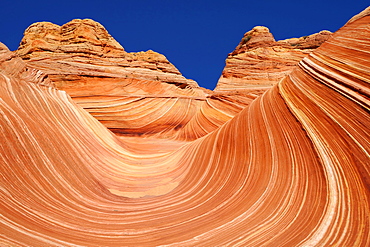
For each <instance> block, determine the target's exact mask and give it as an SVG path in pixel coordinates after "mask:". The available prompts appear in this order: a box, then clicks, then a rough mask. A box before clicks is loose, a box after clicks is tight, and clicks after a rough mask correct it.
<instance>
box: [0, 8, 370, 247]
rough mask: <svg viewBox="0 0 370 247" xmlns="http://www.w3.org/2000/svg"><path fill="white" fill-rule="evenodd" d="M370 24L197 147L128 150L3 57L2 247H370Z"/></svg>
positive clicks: (28, 67)
mask: <svg viewBox="0 0 370 247" xmlns="http://www.w3.org/2000/svg"><path fill="white" fill-rule="evenodd" d="M369 24H370V9H367V10H365V11H364V12H362V13H361V14H360V15H358V16H356V17H354V18H353V19H351V20H350V21H349V22H348V23H347V24H346V25H345V26H344V27H343V28H341V29H340V30H339V31H337V32H336V33H334V34H333V36H332V37H331V38H330V39H329V40H328V41H327V42H325V43H324V44H322V45H321V46H320V47H319V48H317V49H316V50H315V51H314V52H312V53H311V54H310V55H309V56H308V57H306V58H304V59H303V60H302V61H301V62H300V63H299V65H298V66H297V67H296V68H295V69H294V70H293V71H292V72H290V73H289V75H287V76H286V77H284V79H282V80H281V81H280V82H278V83H277V84H276V85H274V86H272V87H271V89H269V90H268V91H266V92H265V93H264V94H263V95H262V96H260V97H256V98H255V99H251V100H250V102H249V103H247V104H246V107H243V106H242V103H240V104H239V106H238V107H239V108H242V109H241V110H240V111H239V112H238V113H235V115H234V116H231V115H230V116H229V118H230V120H228V121H227V122H225V123H223V124H221V125H220V127H217V128H216V127H215V130H213V131H212V132H209V133H208V134H207V135H205V136H203V137H202V138H198V139H196V140H193V141H190V140H185V141H184V140H179V139H177V140H175V138H171V137H169V138H167V139H165V138H161V139H158V138H154V136H151V137H150V138H143V137H139V136H135V137H127V136H121V137H119V138H118V137H117V136H116V135H115V134H113V133H112V132H111V131H109V130H108V129H107V128H106V127H105V126H104V125H103V124H102V123H101V122H99V121H97V120H96V119H95V118H94V117H93V116H92V115H91V114H89V113H88V111H86V110H84V108H82V107H81V106H80V105H79V104H76V103H75V102H74V100H72V98H71V97H70V96H69V95H68V94H67V93H66V92H65V91H61V90H59V89H57V88H55V87H54V86H53V83H54V84H55V81H54V80H53V77H52V76H50V75H49V74H48V73H47V72H45V71H42V70H39V69H36V68H35V63H32V61H31V60H32V58H30V61H24V60H22V59H21V58H20V57H19V56H18V55H17V54H15V53H13V52H10V51H9V50H7V49H6V47H4V46H0V116H1V117H0V126H1V128H0V140H1V142H0V164H1V166H0V175H1V176H0V181H1V183H0V186H1V187H0V212H1V214H0V245H3V246H369V245H370V222H369V215H370V209H369V205H370V192H369V188H370V170H369V160H370V155H369V153H370V142H369V140H370V134H369V131H368V130H369V122H370V114H369V108H370V107H369V106H370V101H369V98H370V87H369V82H370V59H369V51H370V39H369V38H368V37H369V36H370V29H369V28H368V26H369ZM40 66H41V65H40ZM47 69H48V70H50V69H51V68H47ZM56 70H57V71H58V67H56ZM189 90H190V91H191V89H189ZM76 92H77V91H76ZM148 95H149V94H148ZM147 97H149V96H147ZM211 97H212V96H211ZM179 98H180V97H179ZM243 99H244V98H243ZM213 100H215V101H206V102H207V104H209V108H203V109H204V111H206V112H207V113H206V114H204V116H206V115H207V116H213V117H214V119H218V117H216V115H217V114H219V113H218V112H216V113H215V112H213V111H212V110H211V109H218V108H217V107H216V106H214V105H212V102H219V103H220V105H222V104H223V105H224V106H222V107H220V109H224V108H226V107H225V106H227V105H228V104H226V103H225V102H228V101H230V102H231V103H230V105H233V104H234V105H237V104H238V102H242V101H239V99H238V96H237V95H236V96H235V98H233V96H232V95H230V96H228V97H224V96H222V94H219V95H215V96H214V98H213ZM159 102H160V101H159ZM153 107H154V106H153ZM178 107H179V109H178V110H179V111H185V109H187V108H184V105H181V104H180V105H179V106H178ZM148 108H149V107H147V108H142V109H143V111H141V112H140V111H138V110H137V112H136V113H137V117H138V118H139V117H140V116H142V115H145V114H146V111H145V110H144V109H148ZM138 109H140V108H138ZM133 111H134V110H133ZM220 112H221V111H220ZM213 114H216V115H213ZM225 115H227V114H225ZM160 118H161V117H158V119H160ZM199 119H200V118H199ZM207 119H210V118H207ZM127 121H128V122H129V121H136V120H135V119H131V120H127ZM199 121H201V122H203V123H202V124H203V126H206V124H205V121H204V120H199ZM189 123H190V121H189ZM193 123H194V128H197V127H195V126H202V124H198V125H196V124H195V122H193ZM205 131H206V130H205ZM169 133H170V132H168V134H169ZM176 133H179V132H176ZM176 133H175V134H176Z"/></svg>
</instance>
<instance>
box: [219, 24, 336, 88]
mask: <svg viewBox="0 0 370 247" xmlns="http://www.w3.org/2000/svg"><path fill="white" fill-rule="evenodd" d="M331 35H332V33H331V32H329V31H321V32H319V33H316V34H312V35H309V36H304V37H301V38H291V39H286V40H280V41H275V38H274V36H273V35H272V34H271V33H270V30H269V29H268V28H267V27H262V26H257V27H254V28H253V29H252V30H251V31H248V32H246V33H245V34H244V37H243V38H242V40H241V41H240V43H239V45H238V46H237V47H236V48H235V50H234V51H233V52H232V53H230V54H229V56H228V57H227V59H226V66H225V68H224V71H223V72H222V75H221V77H220V79H219V82H218V84H217V87H216V89H215V91H234V90H248V89H249V90H252V89H254V88H259V89H262V88H265V89H266V88H270V87H271V86H272V85H275V84H276V83H278V82H279V81H280V80H281V79H282V78H284V76H286V75H288V74H289V73H290V72H291V71H292V70H293V69H294V68H295V66H296V65H297V64H298V62H299V61H301V60H302V59H303V58H304V57H305V56H307V55H308V54H309V53H311V52H312V51H313V50H314V49H316V48H317V47H319V46H320V45H321V44H322V43H323V42H325V41H326V40H327V39H328V38H330V37H331Z"/></svg>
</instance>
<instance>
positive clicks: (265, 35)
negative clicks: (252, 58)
mask: <svg viewBox="0 0 370 247" xmlns="http://www.w3.org/2000/svg"><path fill="white" fill-rule="evenodd" d="M274 42H275V38H274V36H273V35H272V33H270V30H269V29H268V28H267V27H264V26H255V27H254V28H253V29H252V30H250V31H248V32H246V33H245V34H244V36H243V38H242V40H241V41H240V43H239V45H238V46H237V47H236V49H235V51H234V52H236V53H239V52H243V51H244V50H246V49H250V48H254V47H263V46H268V45H271V44H273V43H274Z"/></svg>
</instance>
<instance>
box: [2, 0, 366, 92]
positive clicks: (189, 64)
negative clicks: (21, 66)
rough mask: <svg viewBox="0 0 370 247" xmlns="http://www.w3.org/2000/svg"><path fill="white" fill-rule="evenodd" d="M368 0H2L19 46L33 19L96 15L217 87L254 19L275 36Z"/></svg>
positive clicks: (6, 38)
mask: <svg viewBox="0 0 370 247" xmlns="http://www.w3.org/2000/svg"><path fill="white" fill-rule="evenodd" d="M369 3H370V2H369V0H352V1H344V0H309V1H301V0H296V1H285V0H260V1H258V0H255V1H248V0H244V1H236V0H224V1H218V0H213V1H208V0H206V1H202V0H185V1H183V0H156V1H155V0H106V1H95V0H90V1H87V0H86V1H82V0H60V1H52V0H32V1H24V0H22V1H21V0H10V1H9V0H2V4H1V7H0V42H3V43H4V44H6V45H7V46H8V47H9V48H10V49H11V50H15V49H17V47H18V44H19V42H20V40H21V38H22V35H23V31H24V30H25V29H26V28H27V27H28V26H29V25H30V24H32V23H34V22H38V21H50V22H53V23H56V24H59V25H62V24H64V23H66V22H68V21H70V20H72V19H75V18H79V19H83V18H91V19H93V20H95V21H98V22H100V23H101V24H102V25H103V26H105V27H106V28H107V30H108V32H109V33H110V34H111V35H112V36H113V37H114V38H115V39H116V40H117V41H118V42H119V43H120V44H121V45H122V46H123V47H124V48H125V49H126V51H129V52H131V51H146V50H149V49H151V50H154V51H157V52H159V53H162V54H164V55H165V56H166V57H167V58H168V60H169V61H170V62H172V63H173V64H174V65H175V66H176V67H177V68H178V69H179V70H180V72H181V73H182V74H183V75H184V76H185V77H187V78H190V79H194V80H196V81H197V82H198V83H199V84H200V85H201V86H203V87H206V88H209V89H213V88H214V87H215V85H216V83H217V80H218V78H219V77H220V75H221V72H222V69H223V67H224V64H225V58H226V56H227V54H228V53H230V52H232V51H233V49H234V48H235V47H236V46H237V44H238V43H239V41H240V39H241V38H242V36H243V34H244V33H245V32H246V31H249V30H250V29H252V28H253V27H254V26H257V25H263V26H267V27H268V28H270V31H271V32H272V33H273V34H274V36H275V39H277V40H280V39H285V38H291V37H300V36H304V35H309V34H312V33H316V32H319V31H321V30H324V29H326V30H330V31H336V30H338V29H339V28H340V27H341V26H343V25H344V24H345V23H346V22H347V20H349V19H350V18H351V17H352V16H353V15H355V14H357V13H359V12H361V11H362V10H363V9H365V8H366V7H367V6H368V5H369Z"/></svg>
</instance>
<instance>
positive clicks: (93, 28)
mask: <svg viewBox="0 0 370 247" xmlns="http://www.w3.org/2000/svg"><path fill="white" fill-rule="evenodd" d="M72 46H73V49H74V50H73V51H74V52H85V53H86V52H88V53H91V54H95V55H100V56H102V55H104V54H108V53H110V52H113V51H114V52H115V53H117V52H118V53H122V52H124V49H123V47H122V46H121V45H120V44H119V43H118V42H117V41H116V40H115V39H114V38H113V37H112V36H111V35H110V34H109V33H108V32H107V30H106V29H105V28H104V27H103V26H102V25H101V24H100V23H98V22H96V21H93V20H91V19H83V20H82V19H74V20H72V21H70V22H68V23H66V24H64V25H62V26H59V25H57V24H53V23H51V22H37V23H34V24H32V25H30V26H29V27H28V28H27V29H26V31H25V32H24V37H23V39H22V41H21V44H20V46H19V48H18V51H17V53H18V54H19V55H20V56H22V57H23V58H27V57H29V56H30V55H31V54H32V53H34V52H45V51H49V52H57V53H66V52H67V53H68V52H70V50H69V48H70V47H72Z"/></svg>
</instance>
